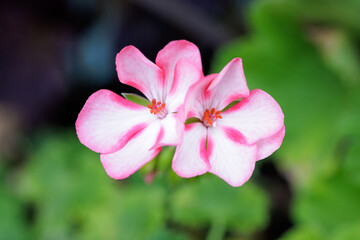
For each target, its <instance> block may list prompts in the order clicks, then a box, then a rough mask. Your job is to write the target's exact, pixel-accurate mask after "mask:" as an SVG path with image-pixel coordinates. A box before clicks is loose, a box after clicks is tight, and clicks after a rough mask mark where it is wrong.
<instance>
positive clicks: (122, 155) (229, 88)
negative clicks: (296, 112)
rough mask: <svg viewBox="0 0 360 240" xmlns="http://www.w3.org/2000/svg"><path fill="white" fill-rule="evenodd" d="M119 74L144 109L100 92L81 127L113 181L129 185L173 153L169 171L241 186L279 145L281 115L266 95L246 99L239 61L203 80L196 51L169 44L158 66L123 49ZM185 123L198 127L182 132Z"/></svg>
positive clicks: (86, 108)
mask: <svg viewBox="0 0 360 240" xmlns="http://www.w3.org/2000/svg"><path fill="white" fill-rule="evenodd" d="M116 70H117V73H118V78H119V80H120V82H121V83H124V84H127V85H130V86H132V87H134V88H137V89H138V90H140V91H141V92H142V93H143V94H144V95H145V97H146V98H147V99H149V104H148V105H147V107H144V106H141V105H138V104H135V103H133V102H130V101H128V100H126V99H125V98H123V97H121V96H119V95H117V94H115V93H113V92H111V91H109V90H99V91H97V92H95V93H94V94H92V95H91V96H90V97H89V99H88V100H87V101H86V103H85V106H84V107H83V109H82V110H81V112H80V113H79V116H78V119H77V121H76V131H77V135H78V137H79V140H80V142H81V143H82V144H84V145H85V146H87V147H88V148H90V149H91V150H93V151H95V152H98V153H100V154H101V155H100V159H101V162H102V164H103V166H104V169H105V171H106V172H107V174H108V175H109V176H110V177H112V178H115V179H123V178H126V177H129V176H130V175H131V174H133V173H134V172H135V171H137V170H138V169H139V168H141V167H142V166H143V165H145V164H146V163H147V162H149V161H150V160H151V159H153V158H154V157H155V156H156V155H157V154H158V153H159V152H160V150H161V147H162V146H165V145H173V146H177V148H176V152H175V154H174V157H173V162H172V168H173V170H174V171H175V172H176V173H177V174H178V175H179V176H181V177H194V176H197V175H200V174H204V173H206V172H210V173H213V174H215V175H217V176H219V177H220V178H222V179H224V180H225V181H226V182H228V183H229V184H230V185H232V186H241V185H242V184H243V183H245V182H246V181H247V180H248V179H249V178H250V176H251V174H252V172H253V170H254V167H255V163H256V161H257V160H261V159H263V158H266V157H268V156H269V155H271V154H272V153H273V152H274V151H275V150H277V149H278V148H279V147H280V145H281V143H282V140H283V138H284V134H285V128H284V115H283V113H282V110H281V108H280V106H279V105H278V104H277V102H276V101H275V100H274V99H273V98H272V97H271V96H270V95H269V94H267V93H265V92H264V91H262V90H259V89H255V90H252V91H249V89H248V87H247V84H246V80H245V76H244V72H243V67H242V61H241V59H240V58H236V59H233V60H232V61H231V62H230V63H228V64H227V65H226V66H225V67H224V68H223V70H222V71H221V72H220V73H219V74H211V75H208V76H204V75H203V73H202V64H201V57H200V52H199V50H198V48H197V47H196V46H195V45H194V44H192V43H190V42H188V41H185V40H179V41H172V42H170V43H169V44H167V45H166V46H165V47H164V48H163V49H162V50H161V51H160V52H159V53H158V55H157V57H156V60H155V64H154V63H152V62H151V61H149V60H148V59H147V58H146V57H145V56H144V55H143V54H142V53H141V52H140V51H139V50H138V49H136V48H135V47H133V46H128V47H125V48H124V49H122V50H121V51H120V52H119V53H118V54H117V56H116ZM240 99H241V100H240ZM236 100H240V101H239V102H238V103H236V104H235V105H234V106H232V107H230V108H228V109H227V108H226V107H227V106H228V105H229V104H230V103H233V102H234V101H236ZM150 101H151V102H150ZM224 109H227V110H224ZM188 118H196V119H197V121H195V122H193V123H190V124H186V125H185V120H186V119H188Z"/></svg>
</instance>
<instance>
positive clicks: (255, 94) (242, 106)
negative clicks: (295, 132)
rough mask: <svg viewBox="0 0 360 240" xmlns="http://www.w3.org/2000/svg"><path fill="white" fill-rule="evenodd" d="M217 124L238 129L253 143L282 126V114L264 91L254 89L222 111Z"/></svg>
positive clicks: (270, 134)
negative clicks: (248, 94) (247, 95)
mask: <svg viewBox="0 0 360 240" xmlns="http://www.w3.org/2000/svg"><path fill="white" fill-rule="evenodd" d="M222 118H223V119H220V120H218V121H217V124H218V126H219V125H221V126H229V127H233V128H235V129H236V130H238V131H239V132H240V133H241V134H242V135H243V136H244V137H245V139H246V142H247V144H253V143H255V142H257V141H258V140H260V139H263V138H268V137H271V136H273V135H274V134H275V133H277V132H278V131H279V130H280V129H281V128H282V127H283V126H284V114H283V112H282V111H281V108H280V106H279V104H278V103H277V102H276V101H275V100H274V99H273V98H272V97H271V96H270V95H269V94H267V93H266V92H264V91H262V90H260V89H254V90H252V91H251V92H250V96H249V97H247V98H243V99H242V100H241V101H240V102H239V103H237V104H236V105H235V106H233V107H231V108H230V109H228V110H227V111H225V112H223V113H222Z"/></svg>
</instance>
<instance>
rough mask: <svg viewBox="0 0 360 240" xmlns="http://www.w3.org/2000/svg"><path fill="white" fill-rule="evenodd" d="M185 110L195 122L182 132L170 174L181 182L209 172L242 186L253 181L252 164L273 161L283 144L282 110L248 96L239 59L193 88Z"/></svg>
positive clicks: (263, 96) (266, 98)
mask: <svg viewBox="0 0 360 240" xmlns="http://www.w3.org/2000/svg"><path fill="white" fill-rule="evenodd" d="M241 98H242V100H241V101H240V102H239V103H237V104H236V105H234V106H233V107H231V108H229V109H228V110H226V111H223V109H224V108H225V107H226V106H227V105H228V104H230V103H231V102H233V101H235V100H237V99H241ZM184 106H185V114H186V116H187V118H190V117H195V118H198V119H199V122H195V123H191V124H188V125H186V126H185V132H184V139H183V142H182V143H181V144H180V145H179V146H178V147H177V149H176V152H175V155H174V158H173V169H174V171H175V172H176V173H177V174H178V175H179V176H182V177H194V176H197V175H200V174H204V173H206V172H210V173H213V174H215V175H217V176H219V177H220V178H222V179H224V180H225V181H226V182H227V183H229V184H230V185H232V186H241V185H242V184H244V183H245V182H246V181H247V180H248V179H249V178H250V176H251V175H252V172H253V170H254V167H255V162H256V161H257V160H261V159H263V158H266V157H268V156H269V155H271V154H272V153H273V152H274V151H275V150H277V149H278V148H279V147H280V145H281V143H282V140H283V138H284V134H285V127H284V115H283V112H282V110H281V108H280V106H279V105H278V103H277V102H276V101H275V100H274V99H273V98H272V97H271V96H270V95H269V94H267V93H265V92H264V91H262V90H260V89H255V90H252V91H251V92H249V89H248V87H247V84H246V80H245V76H244V73H243V67H242V61H241V59H240V58H236V59H233V60H232V61H231V62H230V63H228V64H227V65H226V66H225V67H224V69H223V70H222V71H221V72H220V73H219V74H212V75H209V76H207V77H204V78H203V79H202V80H200V81H199V82H197V83H195V84H194V86H192V87H191V89H190V90H189V92H188V94H187V96H186V100H185V104H184Z"/></svg>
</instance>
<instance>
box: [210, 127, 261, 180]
mask: <svg viewBox="0 0 360 240" xmlns="http://www.w3.org/2000/svg"><path fill="white" fill-rule="evenodd" d="M207 152H208V154H209V162H210V170H209V172H211V173H213V174H215V175H217V176H219V177H220V178H222V179H223V180H225V181H226V182H227V183H229V184H230V185H231V186H234V187H238V186H241V185H242V184H244V183H245V182H246V181H247V180H248V179H249V178H250V176H251V175H252V173H253V171H254V167H255V162H256V145H255V144H254V145H250V146H248V145H244V144H241V143H240V142H239V141H234V139H233V138H229V137H228V136H227V134H226V133H225V132H224V131H223V130H222V129H221V128H219V127H216V128H209V129H208V141H207Z"/></svg>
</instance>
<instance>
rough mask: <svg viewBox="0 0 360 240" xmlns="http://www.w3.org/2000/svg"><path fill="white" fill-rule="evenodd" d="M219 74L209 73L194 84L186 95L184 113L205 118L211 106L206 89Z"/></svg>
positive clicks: (188, 115) (188, 116)
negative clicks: (205, 113) (207, 109)
mask: <svg viewBox="0 0 360 240" xmlns="http://www.w3.org/2000/svg"><path fill="white" fill-rule="evenodd" d="M216 76H217V74H211V75H208V76H206V77H204V78H202V79H200V80H199V81H198V82H196V83H195V84H193V85H192V86H191V87H190V88H189V91H188V93H187V94H186V97H185V103H184V109H183V112H184V115H185V117H186V119H187V118H190V117H196V118H199V119H200V120H201V119H202V118H203V115H204V112H205V110H206V108H209V106H208V105H209V103H208V102H207V100H208V99H207V96H206V89H207V88H208V86H209V85H210V83H211V81H213V80H214V79H215V78H216Z"/></svg>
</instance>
